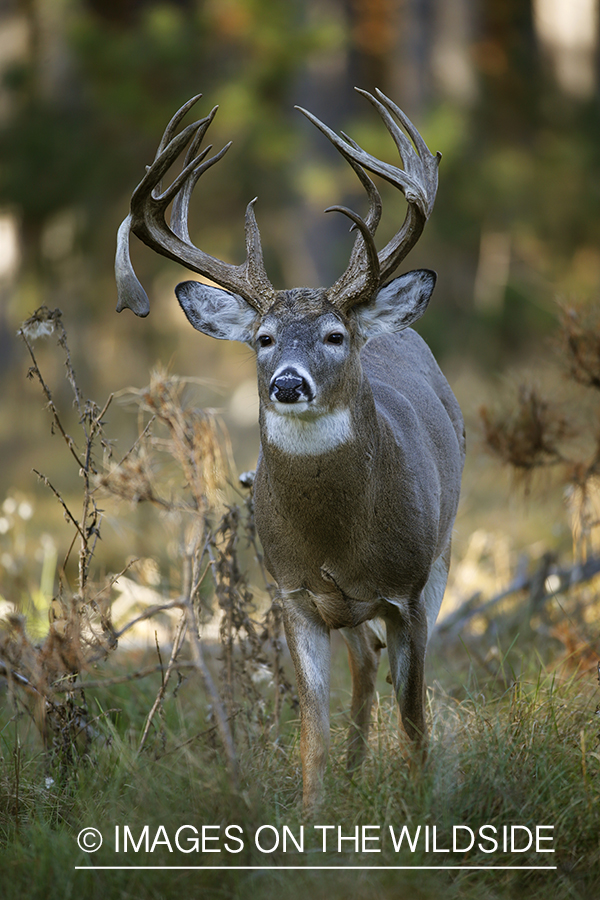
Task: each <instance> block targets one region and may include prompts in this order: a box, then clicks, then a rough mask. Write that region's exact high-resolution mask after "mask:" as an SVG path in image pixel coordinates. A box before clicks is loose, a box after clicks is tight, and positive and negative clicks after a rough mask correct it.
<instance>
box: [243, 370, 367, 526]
mask: <svg viewBox="0 0 600 900" xmlns="http://www.w3.org/2000/svg"><path fill="white" fill-rule="evenodd" d="M260 431H261V455H262V463H261V465H262V467H263V468H264V470H265V473H266V474H267V477H268V481H269V483H270V488H271V490H272V491H274V492H276V493H277V495H279V496H281V497H285V498H289V503H290V505H293V504H294V503H297V502H305V503H306V502H309V499H310V501H311V503H312V504H313V512H317V510H318V508H319V507H320V506H321V505H325V506H327V505H328V504H331V503H332V502H334V501H335V497H336V495H337V494H339V493H344V494H345V495H347V492H348V490H349V489H352V490H353V492H356V493H360V491H361V490H366V489H367V485H368V482H369V481H370V477H371V476H372V474H373V466H374V460H375V459H376V457H377V449H378V446H379V441H380V432H379V425H378V420H377V413H376V410H375V403H374V400H373V394H372V392H371V388H370V386H369V383H368V381H367V379H366V378H365V377H364V376H363V377H362V379H361V382H360V386H359V390H358V392H357V393H356V394H355V395H354V397H353V398H352V400H351V402H350V403H349V404H348V405H341V406H338V407H335V408H334V409H332V410H331V411H329V412H325V413H322V414H320V415H318V416H314V417H311V416H309V415H300V416H296V415H289V416H284V415H280V414H278V413H275V412H273V411H271V410H269V409H268V408H265V407H261V412H260ZM300 498H304V499H300ZM346 502H347V497H346ZM286 505H287V504H286Z"/></svg>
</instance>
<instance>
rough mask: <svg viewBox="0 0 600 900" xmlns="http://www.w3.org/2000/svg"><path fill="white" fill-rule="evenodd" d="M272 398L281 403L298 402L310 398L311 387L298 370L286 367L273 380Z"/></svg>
mask: <svg viewBox="0 0 600 900" xmlns="http://www.w3.org/2000/svg"><path fill="white" fill-rule="evenodd" d="M271 399H272V400H278V401H279V402H280V403H297V402H298V400H310V388H309V386H308V384H307V382H306V379H305V378H303V377H302V376H301V375H299V374H298V372H295V371H294V370H293V369H286V370H285V372H282V373H281V374H280V375H278V376H277V378H274V379H273V381H272V382H271Z"/></svg>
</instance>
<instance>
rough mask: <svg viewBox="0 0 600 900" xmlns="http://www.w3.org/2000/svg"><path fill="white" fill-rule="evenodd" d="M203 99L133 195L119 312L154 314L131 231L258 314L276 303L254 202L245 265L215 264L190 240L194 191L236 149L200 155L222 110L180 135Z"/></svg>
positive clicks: (166, 137) (164, 144)
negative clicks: (173, 174) (179, 164)
mask: <svg viewBox="0 0 600 900" xmlns="http://www.w3.org/2000/svg"><path fill="white" fill-rule="evenodd" d="M201 96H202V95H201V94H198V95H197V96H196V97H192V99H191V100H188V102H187V103H185V104H184V105H183V106H182V107H181V109H179V110H178V111H177V113H176V114H175V115H174V116H173V118H172V119H171V121H170V122H169V124H168V125H167V128H166V129H165V132H164V134H163V136H162V138H161V141H160V144H159V146H158V150H157V152H156V157H155V160H154V162H153V163H152V165H151V166H149V167H148V168H147V171H146V175H145V176H144V178H143V179H142V181H141V182H140V183H139V185H138V186H137V188H136V189H135V191H134V192H133V195H132V197H131V206H130V212H129V215H128V216H127V218H126V219H125V220H124V221H123V223H122V224H121V227H120V228H119V232H118V236H117V254H116V259H115V275H116V280H117V291H118V297H119V300H118V305H117V311H118V312H121V310H123V309H125V307H128V308H129V309H131V310H132V311H133V312H134V313H135V314H136V315H138V316H147V315H148V313H149V311H150V303H149V300H148V296H147V294H146V292H145V291H144V288H143V287H142V285H141V284H140V282H139V280H138V279H137V277H136V275H135V272H134V270H133V266H132V264H131V259H130V255H129V234H130V232H133V233H134V234H135V235H136V237H138V238H140V240H142V241H143V242H144V243H145V244H147V245H148V246H149V247H151V248H152V249H153V250H155V251H156V252H157V253H161V254H162V255H163V256H166V257H168V258H169V259H173V260H175V262H178V263H181V264H182V265H184V266H185V267H186V268H188V269H190V270H191V271H193V272H198V273H199V274H200V275H204V276H205V277H206V278H210V279H211V280H212V281H215V282H216V283H217V284H219V285H221V287H224V288H225V289H226V290H229V291H232V292H233V293H235V294H239V296H241V297H243V298H244V300H246V301H247V302H248V303H249V304H250V305H251V306H253V307H254V308H255V309H256V310H258V311H259V312H265V311H266V309H267V308H268V307H269V306H270V305H271V303H272V302H273V300H274V299H275V296H276V291H275V288H274V287H273V285H272V284H271V282H270V281H269V279H268V276H267V273H266V270H265V267H264V262H263V256H262V246H261V240H260V232H259V230H258V225H257V223H256V217H255V215H254V203H255V202H256V201H255V200H252V201H251V202H250V203H249V204H248V206H247V208H246V260H245V262H244V263H243V264H242V265H239V266H235V265H232V264H230V263H225V262H223V261H222V260H220V259H216V258H215V257H214V256H210V254H208V253H205V252H204V251H203V250H200V249H199V248H198V247H196V246H195V245H194V244H193V243H192V242H191V240H190V237H189V232H188V224H187V221H188V210H189V202H190V197H191V195H192V191H193V189H194V187H195V185H196V182H197V181H198V179H199V178H200V176H201V175H203V174H204V172H206V170H207V169H209V168H210V167H211V166H213V165H214V164H215V163H217V162H218V161H219V160H220V159H222V157H223V156H224V154H225V153H226V152H227V150H228V149H229V147H230V146H231V143H229V144H226V145H225V147H223V149H222V150H220V151H219V152H218V153H216V154H215V155H214V156H211V157H210V158H209V159H206V156H207V155H208V153H209V152H210V150H211V149H212V148H211V146H210V145H209V146H208V147H206V148H205V149H204V150H202V151H201V152H200V144H201V142H202V139H203V138H204V136H205V134H206V132H207V130H208V128H209V126H210V124H211V122H212V120H213V119H214V117H215V114H216V112H217V109H218V107H215V108H214V109H213V110H212V111H211V112H210V113H209V114H208V116H206V117H205V118H204V119H200V120H199V121H198V122H194V123H193V124H191V125H188V126H187V127H186V128H184V129H183V130H182V131H181V132H180V133H179V134H177V135H175V131H176V129H177V126H178V125H179V123H180V122H181V120H182V119H183V117H184V116H185V114H186V113H187V112H188V111H189V110H190V109H191V108H192V106H193V105H194V104H195V103H196V102H197V101H198V100H199V99H200V97H201ZM188 144H189V145H190V146H189V148H188V151H187V153H186V156H185V160H184V165H183V170H182V172H181V174H180V175H179V176H178V177H177V178H175V180H174V181H173V182H172V183H171V184H170V185H169V187H168V188H167V189H166V190H165V191H163V190H162V186H161V183H162V179H163V177H164V175H165V174H166V173H167V172H168V170H169V169H170V167H171V166H172V164H173V163H174V162H175V160H176V159H177V157H178V156H179V155H180V154H181V153H182V152H183V150H184V148H185V147H187V145H188ZM170 203H173V207H172V211H171V218H170V224H169V225H167V223H166V221H165V213H166V210H167V207H168V206H169V204H170Z"/></svg>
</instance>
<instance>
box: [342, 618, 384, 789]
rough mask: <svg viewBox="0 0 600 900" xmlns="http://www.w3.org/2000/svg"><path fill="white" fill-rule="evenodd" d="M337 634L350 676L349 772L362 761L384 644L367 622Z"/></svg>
mask: <svg viewBox="0 0 600 900" xmlns="http://www.w3.org/2000/svg"><path fill="white" fill-rule="evenodd" d="M340 633H341V635H342V637H343V638H344V640H345V642H346V645H347V647H348V660H349V663H350V674H351V675H352V705H351V708H350V715H351V718H352V722H351V724H350V729H349V731H348V757H347V761H346V767H347V769H348V771H349V772H352V771H353V770H354V769H357V768H358V766H360V764H361V763H362V761H363V759H364V758H365V753H366V750H367V741H368V737H369V726H370V724H371V707H372V705H373V696H374V694H375V682H376V679H377V669H378V668H379V657H380V654H381V650H382V648H383V647H384V646H385V644H384V643H383V641H381V640H380V639H379V637H378V636H377V634H376V633H375V631H374V630H373V627H372V626H371V625H370V623H369V622H363V624H362V625H357V626H356V627H355V628H340Z"/></svg>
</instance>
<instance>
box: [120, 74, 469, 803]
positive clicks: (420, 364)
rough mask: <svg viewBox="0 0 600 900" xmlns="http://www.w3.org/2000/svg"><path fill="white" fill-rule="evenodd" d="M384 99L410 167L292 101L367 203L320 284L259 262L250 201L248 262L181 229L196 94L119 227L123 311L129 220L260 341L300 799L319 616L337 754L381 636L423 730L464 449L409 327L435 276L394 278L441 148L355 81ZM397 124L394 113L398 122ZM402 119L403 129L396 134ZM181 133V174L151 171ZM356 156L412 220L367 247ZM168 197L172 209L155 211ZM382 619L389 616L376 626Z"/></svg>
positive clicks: (325, 713) (261, 507)
mask: <svg viewBox="0 0 600 900" xmlns="http://www.w3.org/2000/svg"><path fill="white" fill-rule="evenodd" d="M360 93H361V94H363V96H365V97H366V98H367V100H369V101H370V102H371V103H372V104H373V106H374V107H375V109H376V110H377V111H378V112H379V114H380V116H381V118H382V119H383V121H384V123H385V125H386V126H387V129H388V131H389V132H390V134H391V136H392V138H393V139H394V141H395V144H396V147H397V148H398V151H399V154H400V156H401V159H402V161H403V164H404V168H403V169H400V168H397V167H396V166H393V165H391V164H389V163H385V162H381V161H380V160H378V159H376V158H375V157H373V156H370V155H369V154H368V153H366V152H365V151H364V150H362V149H361V148H360V147H359V146H358V144H356V143H355V142H354V141H353V140H351V139H350V138H348V137H346V136H344V139H342V138H340V137H338V136H337V135H336V134H335V133H334V132H332V131H331V130H330V129H329V128H328V127H327V126H326V125H324V124H323V123H322V122H320V121H319V120H318V119H316V118H315V117H314V116H313V115H311V114H310V113H308V112H306V110H302V112H304V114H305V115H306V116H307V117H308V118H309V119H310V120H311V121H312V122H313V123H314V124H315V125H316V126H317V128H319V129H320V130H321V131H322V132H323V133H324V134H325V135H326V136H327V137H328V138H329V140H330V141H332V143H333V144H334V145H335V146H336V147H337V149H338V150H339V152H340V153H341V154H342V156H343V157H344V158H345V159H346V160H347V161H348V163H349V164H350V165H351V166H352V168H353V169H354V171H355V173H356V175H357V176H358V178H359V179H360V181H361V183H362V184H363V186H364V188H365V190H366V192H367V195H368V200H369V210H368V214H367V215H366V217H365V218H364V219H363V218H361V217H360V216H359V215H357V214H356V213H355V212H352V211H351V210H349V209H345V208H343V207H332V209H335V210H337V211H339V212H342V213H344V215H346V216H348V217H349V218H350V219H351V220H352V222H353V223H354V227H355V228H356V229H357V232H358V233H357V237H356V241H355V244H354V247H353V250H352V253H351V256H350V262H349V265H348V268H347V269H346V271H345V272H344V274H343V275H342V276H341V277H340V278H338V280H337V281H336V283H335V284H334V285H333V287H330V288H327V289H325V288H318V289H313V288H303V287H300V288H294V289H292V290H276V289H275V288H274V287H273V286H272V285H271V283H270V281H269V279H268V277H267V274H266V271H265V267H264V265H263V258H262V250H261V242H260V235H259V231H258V227H257V224H256V219H255V216H254V201H252V202H251V203H249V205H248V208H247V210H246V246H247V256H246V261H245V262H244V263H243V264H242V265H239V266H235V265H231V264H229V263H224V262H222V261H220V260H218V259H215V258H214V257H212V256H209V255H208V254H207V253H204V252H203V251H202V250H199V249H198V248H197V247H195V246H194V245H193V244H192V242H191V241H190V238H189V234H188V227H187V213H188V204H189V200H190V195H191V193H192V190H193V188H194V185H195V184H196V182H197V180H198V178H199V177H200V175H202V174H203V173H204V172H205V171H206V169H208V168H209V167H210V166H212V165H213V164H214V163H215V162H217V161H218V160H219V159H221V157H222V156H223V154H224V152H225V151H226V150H227V149H228V147H229V145H227V146H226V147H224V148H223V150H221V151H220V152H219V153H217V154H215V155H214V156H212V157H211V158H209V159H207V158H206V156H207V154H208V152H209V150H210V147H208V148H206V149H205V150H203V151H202V152H200V151H199V147H200V142H201V140H202V138H203V136H204V134H205V133H206V131H207V129H208V127H209V125H210V123H211V121H212V119H213V117H214V115H215V112H216V108H215V109H213V110H212V112H211V113H210V114H209V115H208V116H207V117H206V118H204V119H202V120H201V121H199V122H195V123H194V124H191V125H188V126H187V127H186V128H183V129H182V130H181V131H180V132H179V133H178V134H176V131H177V128H178V125H179V123H180V121H181V119H182V118H183V116H184V115H185V114H186V113H187V111H188V110H189V109H190V107H191V106H192V105H193V104H194V103H195V102H196V101H197V99H198V97H194V98H193V99H192V100H190V101H189V102H188V103H186V104H185V106H183V107H182V108H181V109H180V110H179V112H178V113H177V114H176V115H175V116H174V118H173V119H172V120H171V122H170V123H169V125H168V127H167V129H166V131H165V134H164V135H163V138H162V140H161V142H160V146H159V148H158V151H157V155H156V159H155V161H154V163H153V164H152V165H151V166H150V167H149V168H148V170H147V173H146V176H145V177H144V179H143V180H142V182H141V183H140V184H139V186H138V187H137V188H136V190H135V191H134V193H133V196H132V199H131V211H130V214H129V216H128V217H127V219H126V220H125V221H124V222H123V224H122V226H121V228H120V230H119V237H118V248H117V260H116V273H117V282H118V287H119V305H118V309H119V310H122V309H123V308H124V307H126V306H127V307H129V308H130V309H132V310H133V312H134V313H136V315H139V316H145V315H147V313H148V311H149V303H148V298H147V296H146V294H145V292H144V290H143V288H142V286H141V285H140V283H139V281H138V280H137V278H136V276H135V274H134V272H133V269H132V267H131V263H130V260H129V244H128V239H129V232H130V231H133V232H134V234H136V235H137V237H138V238H140V239H141V240H142V241H144V243H146V244H147V245H148V246H150V247H152V248H153V249H154V250H156V251H158V252H159V253H162V254H163V255H164V256H167V257H169V258H170V259H173V260H175V261H176V262H178V263H181V264H182V265H184V266H186V267H187V268H188V269H191V270H192V271H194V272H198V273H200V274H201V275H203V276H205V277H206V278H208V279H210V280H211V281H212V282H216V283H217V284H218V285H220V286H221V287H214V286H212V285H210V286H209V285H206V284H202V283H198V282H195V281H186V282H184V283H183V284H180V285H178V287H177V288H176V291H175V292H176V294H177V298H178V300H179V303H180V304H181V306H182V308H183V311H184V312H185V314H186V316H187V318H188V319H189V321H190V322H191V324H192V325H193V326H194V328H196V329H198V331H202V332H204V334H208V335H211V336H212V337H215V338H221V339H224V340H235V341H243V342H245V343H247V344H249V345H250V346H251V347H252V348H253V349H254V350H255V352H256V361H257V369H258V391H259V396H260V413H259V421H260V438H261V447H260V453H259V458H258V466H257V470H256V478H255V483H254V502H255V511H256V525H257V528H258V533H259V535H260V538H261V541H262V544H263V548H264V553H265V560H266V563H267V566H268V568H269V570H270V572H271V573H272V574H273V576H274V577H275V578H276V580H277V583H278V585H279V592H280V600H281V605H282V607H283V613H284V621H285V632H286V637H287V642H288V646H289V650H290V653H291V656H292V660H293V663H294V668H295V672H296V679H297V685H298V693H299V697H300V708H301V741H300V746H301V755H302V769H303V783H304V793H303V797H304V805H305V808H306V809H310V808H312V807H313V806H314V804H315V803H316V802H318V800H319V798H320V796H321V793H322V783H323V775H324V771H325V766H326V762H327V754H328V747H329V670H330V631H331V629H332V628H333V629H339V630H340V631H341V633H342V635H343V636H344V639H345V641H346V644H347V646H348V655H349V659H350V669H351V672H352V710H351V715H352V724H351V727H350V735H349V742H348V767H349V768H350V769H352V768H354V767H356V766H357V765H359V763H360V762H361V760H362V758H363V756H364V754H365V748H366V742H367V736H368V730H369V718H370V712H371V704H372V700H373V694H374V690H375V677H376V673H377V666H378V663H379V656H380V651H381V649H382V648H383V647H384V646H385V645H386V644H387V648H388V654H389V662H390V669H391V676H392V682H393V685H394V689H395V692H396V696H397V698H398V703H399V705H400V713H401V717H402V723H403V725H404V728H405V730H406V732H407V733H408V735H409V736H410V737H411V738H412V739H413V740H414V741H415V742H416V744H417V745H419V746H423V745H424V741H425V739H426V721H425V709H424V692H425V682H424V674H423V668H424V660H425V648H426V645H427V640H428V636H429V634H430V633H431V630H432V628H433V625H434V622H435V619H436V616H437V614H438V610H439V608H440V604H441V602H442V597H443V594H444V589H445V586H446V580H447V575H448V565H449V562H450V542H451V536H452V528H453V524H454V518H455V515H456V508H457V504H458V497H459V491H460V480H461V473H462V467H463V459H464V446H465V443H464V427H463V421H462V417H461V413H460V409H459V407H458V404H457V402H456V400H455V398H454V395H453V394H452V391H451V390H450V387H449V386H448V383H447V382H446V379H445V378H444V376H443V375H442V373H441V371H440V369H439V368H438V366H437V364H436V362H435V360H434V358H433V356H432V354H431V352H430V350H429V348H428V347H427V345H426V344H425V343H424V341H423V340H422V339H421V338H420V337H419V336H418V335H417V334H416V333H415V332H414V331H412V330H411V329H410V328H409V326H410V325H411V324H412V323H413V322H414V321H415V320H417V319H418V318H419V317H420V316H421V315H422V314H423V313H424V311H425V309H426V307H427V303H428V301H429V298H430V296H431V292H432V291H433V287H434V284H435V279H436V276H435V273H434V272H431V271H428V270H426V269H423V270H418V271H414V272H409V273H407V274H405V275H401V276H400V277H399V278H396V279H394V280H393V281H388V279H389V277H390V276H391V275H392V273H393V272H394V270H395V269H396V267H397V266H398V264H399V263H400V261H401V260H402V259H404V257H405V256H406V254H407V253H408V251H409V250H410V249H411V247H413V246H414V244H415V243H416V241H417V240H418V238H419V236H420V234H421V232H422V230H423V227H424V225H425V223H426V221H427V219H428V217H429V215H430V213H431V209H432V206H433V202H434V198H435V193H436V188H437V170H438V163H439V159H440V157H439V154H438V156H432V155H431V153H430V152H429V150H428V148H427V146H426V145H425V143H424V141H423V139H422V138H421V136H420V134H419V133H418V131H417V130H416V128H415V127H414V126H413V125H412V123H411V122H410V121H409V120H408V119H407V118H406V116H405V115H404V113H403V112H402V111H401V110H400V109H399V108H398V107H397V106H396V105H395V104H394V103H392V101H391V100H389V99H388V98H387V97H386V96H384V95H383V94H382V93H381V92H379V91H378V92H377V96H376V97H375V96H372V95H370V94H368V93H366V92H365V91H360ZM398 123H400V124H398ZM400 125H402V126H403V128H404V129H405V131H406V132H407V134H408V135H409V137H410V140H409V139H408V138H407V137H406V135H405V134H404V132H403V131H402V129H401V128H400ZM188 144H190V147H189V149H188V151H187V155H186V157H185V161H184V166H183V170H182V172H181V174H180V175H179V176H178V177H177V178H176V179H175V180H174V181H173V183H172V184H171V185H170V187H168V188H167V189H165V190H164V191H163V190H162V188H161V180H162V178H163V176H164V175H165V173H166V172H167V170H168V169H169V168H170V166H171V164H172V163H173V162H174V161H175V159H176V158H177V157H178V156H179V155H180V153H181V152H182V151H183V149H184V148H185V147H186V146H187V145H188ZM365 170H369V171H370V172H373V173H376V174H377V175H379V176H381V177H382V178H384V179H385V180H386V181H388V182H390V183H391V184H392V185H394V186H395V187H397V188H399V190H400V191H402V193H403V194H404V195H405V197H406V200H407V202H408V210H407V213H406V218H405V220H404V223H403V225H402V227H401V228H400V230H399V231H398V232H397V234H396V235H395V236H394V237H393V238H392V239H391V240H390V241H389V243H388V244H387V245H386V246H385V247H384V248H383V249H382V250H380V251H379V252H378V251H377V249H376V247H375V241H374V234H375V230H376V228H377V225H378V223H379V219H380V216H381V199H380V196H379V193H378V191H377V188H376V187H375V185H374V184H373V182H372V180H371V179H370V177H369V176H368V175H367V173H366V171H365ZM171 203H172V211H171V218H170V224H169V225H167V224H166V222H165V211H166V209H167V207H168V206H169V205H170V204H171ZM383 623H385V630H384V629H383V627H382V624H383Z"/></svg>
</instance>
